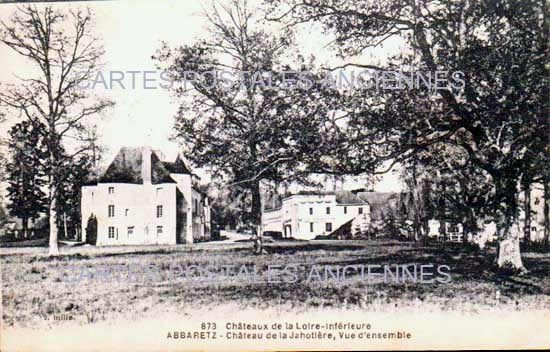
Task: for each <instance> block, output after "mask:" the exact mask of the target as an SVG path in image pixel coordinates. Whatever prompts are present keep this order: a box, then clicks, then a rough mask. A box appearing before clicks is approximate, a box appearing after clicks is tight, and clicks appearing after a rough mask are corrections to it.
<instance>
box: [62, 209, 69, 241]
mask: <svg viewBox="0 0 550 352" xmlns="http://www.w3.org/2000/svg"><path fill="white" fill-rule="evenodd" d="M63 232H64V236H65V239H68V238H69V235H68V234H67V213H66V212H63Z"/></svg>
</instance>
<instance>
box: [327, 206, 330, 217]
mask: <svg viewBox="0 0 550 352" xmlns="http://www.w3.org/2000/svg"><path fill="white" fill-rule="evenodd" d="M327 215H330V207H327Z"/></svg>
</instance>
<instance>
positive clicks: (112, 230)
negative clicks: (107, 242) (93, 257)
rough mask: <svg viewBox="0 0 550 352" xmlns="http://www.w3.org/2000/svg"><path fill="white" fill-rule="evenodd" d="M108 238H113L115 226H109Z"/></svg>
mask: <svg viewBox="0 0 550 352" xmlns="http://www.w3.org/2000/svg"><path fill="white" fill-rule="evenodd" d="M109 238H115V227H114V226H109Z"/></svg>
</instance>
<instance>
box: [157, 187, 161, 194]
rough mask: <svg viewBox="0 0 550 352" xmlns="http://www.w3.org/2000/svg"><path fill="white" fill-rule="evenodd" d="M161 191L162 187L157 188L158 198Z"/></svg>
mask: <svg viewBox="0 0 550 352" xmlns="http://www.w3.org/2000/svg"><path fill="white" fill-rule="evenodd" d="M160 191H162V187H159V188H157V196H158V195H159V194H160Z"/></svg>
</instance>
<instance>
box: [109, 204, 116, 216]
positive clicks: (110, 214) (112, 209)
mask: <svg viewBox="0 0 550 352" xmlns="http://www.w3.org/2000/svg"><path fill="white" fill-rule="evenodd" d="M108 213H109V214H108V215H109V217H110V218H114V217H115V206H114V205H109V208H108Z"/></svg>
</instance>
